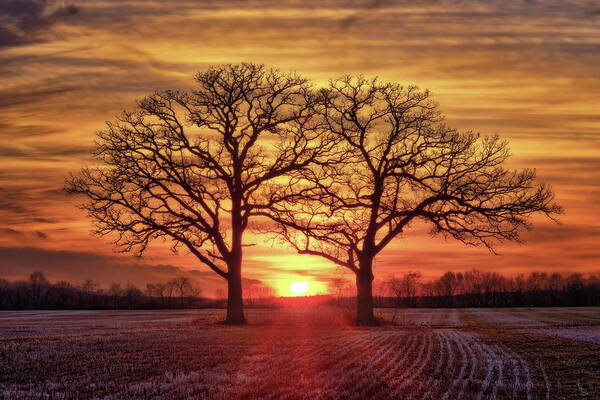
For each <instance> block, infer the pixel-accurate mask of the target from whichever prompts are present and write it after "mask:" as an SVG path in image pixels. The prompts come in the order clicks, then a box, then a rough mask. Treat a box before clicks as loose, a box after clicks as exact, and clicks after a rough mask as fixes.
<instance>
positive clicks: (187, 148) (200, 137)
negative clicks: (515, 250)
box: [66, 63, 561, 322]
mask: <svg viewBox="0 0 600 400" xmlns="http://www.w3.org/2000/svg"><path fill="white" fill-rule="evenodd" d="M195 80H196V86H195V88H194V89H193V90H190V91H186V92H183V91H166V92H161V93H155V94H153V95H151V96H148V97H146V98H145V99H143V100H141V101H140V102H139V103H138V107H137V109H136V110H135V111H133V112H124V113H123V114H122V115H121V116H120V117H119V118H117V119H116V121H114V122H110V123H108V124H107V128H106V129H105V130H103V131H101V132H98V139H97V142H96V150H95V152H94V155H95V157H96V159H97V161H98V166H97V167H90V168H86V169H84V170H82V172H81V173H80V174H79V175H76V176H71V177H70V178H68V179H67V183H66V189H67V190H68V191H69V192H72V193H82V194H84V195H86V196H87V198H88V201H87V202H86V203H85V204H84V206H83V207H84V208H85V209H86V210H87V212H88V214H89V215H90V217H91V218H92V219H93V220H94V221H95V224H96V233H98V234H100V235H107V234H116V241H115V243H116V245H117V246H118V248H119V249H120V250H122V251H135V252H137V254H140V255H141V254H142V253H143V252H144V251H145V250H146V248H147V247H148V245H149V244H150V243H151V242H152V241H154V240H156V239H163V240H168V241H170V242H171V243H172V248H173V250H174V251H177V249H179V248H181V247H183V248H186V249H187V250H189V251H190V252H191V253H192V254H194V255H195V256H196V257H197V258H198V259H199V260H200V261H201V262H202V263H204V264H206V265H207V266H208V267H210V268H211V269H212V270H213V271H214V272H215V273H217V274H218V275H220V276H221V277H223V278H225V279H227V281H228V282H229V292H230V293H229V303H228V306H231V307H234V305H233V304H234V303H235V307H236V308H237V311H236V313H235V316H232V317H231V318H230V314H231V315H233V313H230V312H228V320H231V321H232V322H236V321H237V322H243V321H244V319H243V310H242V300H241V290H242V289H241V265H242V249H243V247H244V246H245V245H248V243H243V234H244V232H245V231H246V230H247V228H248V227H249V223H250V221H251V220H256V221H257V222H259V223H260V222H261V221H264V220H265V218H268V219H269V220H270V221H272V222H271V223H270V224H268V225H266V226H268V229H267V230H268V231H270V232H271V233H275V234H276V235H277V237H278V238H280V239H282V240H283V241H285V242H287V243H289V244H290V245H291V246H292V247H294V248H295V249H296V250H297V251H298V252H299V253H302V254H312V255H319V256H322V257H324V258H326V259H328V260H330V261H332V262H334V263H336V264H338V265H341V266H344V267H346V268H349V269H350V270H352V271H353V272H355V273H356V274H357V282H358V281H359V280H360V281H364V282H367V281H368V285H369V287H370V283H371V281H372V279H373V276H372V260H373V258H374V257H375V255H377V254H378V253H379V252H381V251H382V250H383V249H384V248H385V247H386V246H387V245H388V244H389V243H390V242H391V241H392V240H393V239H394V238H396V237H398V236H399V235H401V234H402V233H403V232H405V230H406V228H407V227H409V226H410V224H411V223H412V222H413V221H415V220H418V219H420V220H424V221H427V222H428V223H430V224H431V227H432V232H433V233H435V234H438V233H439V234H442V235H444V236H447V237H452V238H455V239H457V240H459V241H461V242H463V243H466V244H469V245H477V244H483V245H485V246H487V247H488V248H489V249H491V250H493V245H494V243H495V242H497V241H504V240H514V241H519V240H520V236H519V235H520V232H521V231H522V230H524V229H528V228H529V227H530V225H529V222H528V220H529V217H530V216H531V215H532V214H534V213H543V214H545V215H547V216H549V217H551V218H553V216H554V215H555V214H558V213H560V212H561V209H560V207H559V206H558V205H556V204H554V203H553V194H552V191H551V190H550V188H548V187H546V186H543V185H537V184H536V183H535V182H534V180H535V172H534V171H533V170H524V171H510V170H507V169H505V168H504V167H503V166H502V165H503V163H504V162H505V160H506V159H507V158H508V157H509V151H508V146H507V143H506V142H505V141H502V140H500V139H499V138H498V137H496V136H493V137H485V138H480V137H479V136H478V135H477V134H474V133H470V132H467V133H461V132H458V131H457V130H455V129H452V128H450V127H448V126H446V125H445V124H444V122H443V118H442V116H441V114H440V112H439V110H438V107H437V104H436V103H434V102H433V101H432V100H431V95H430V93H429V92H428V91H421V90H419V89H418V88H417V87H415V86H408V87H404V86H401V85H399V84H395V83H384V82H380V81H379V80H377V79H371V80H368V79H365V78H363V77H352V76H348V77H344V78H341V79H337V80H332V81H331V82H330V84H329V85H328V87H326V88H314V87H312V86H311V84H310V82H309V81H308V80H307V79H305V78H302V77H300V76H298V75H297V74H295V73H282V72H280V71H278V70H275V69H267V68H265V67H264V66H262V65H255V64H246V63H244V64H237V65H223V66H217V67H213V68H210V69H208V70H207V71H204V72H200V73H198V74H197V75H196V76H195ZM263 225H264V224H263ZM263 229H265V228H264V226H263ZM365 285H366V283H365ZM370 291H371V290H370V289H369V290H368V292H369V293H367V294H365V296H367V297H369V298H370V296H371V294H370ZM233 292H235V293H236V294H235V300H232V293H233ZM360 297H361V296H360V290H359V303H360ZM228 310H229V311H232V309H228ZM367 318H371V316H367Z"/></svg>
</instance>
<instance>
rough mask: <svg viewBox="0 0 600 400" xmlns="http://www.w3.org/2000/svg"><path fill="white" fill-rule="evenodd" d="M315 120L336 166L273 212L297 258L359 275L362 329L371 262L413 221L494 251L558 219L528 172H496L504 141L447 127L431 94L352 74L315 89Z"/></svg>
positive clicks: (313, 176)
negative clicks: (536, 220)
mask: <svg viewBox="0 0 600 400" xmlns="http://www.w3.org/2000/svg"><path fill="white" fill-rule="evenodd" d="M319 118H321V119H322V121H323V123H324V124H326V126H327V129H328V130H329V131H330V132H331V133H332V134H333V135H335V137H336V138H338V139H339V140H341V144H340V145H339V146H338V152H342V153H344V157H343V162H339V163H336V164H335V165H326V166H316V165H315V166H313V168H311V170H310V171H308V172H307V171H302V177H303V181H302V182H303V183H302V185H303V186H302V187H303V189H302V190H300V189H296V194H297V195H296V197H295V198H293V201H288V202H284V203H279V204H277V205H274V207H272V209H271V212H270V214H271V218H273V219H274V220H275V221H276V222H278V223H279V228H278V235H279V236H280V237H281V238H283V239H284V240H285V241H287V242H288V243H290V244H291V245H292V246H294V247H295V249H296V250H297V251H298V252H299V253H301V254H312V255H318V256H321V257H324V258H325V259H327V260H330V261H332V262H333V263H335V264H337V265H341V266H344V267H346V268H348V269H350V270H351V271H352V272H354V273H355V274H356V286H357V317H356V323H357V324H359V325H372V324H376V323H377V321H376V319H375V317H374V314H373V294H372V282H373V279H374V275H373V261H374V259H375V256H376V255H377V254H379V253H380V252H381V251H382V250H383V249H385V247H386V246H387V245H388V244H389V243H390V242H391V241H392V240H393V239H394V238H397V237H399V236H401V235H402V234H404V233H405V232H406V230H407V228H408V227H409V226H410V225H411V223H413V222H415V221H417V220H422V221H426V222H428V223H429V224H430V226H431V232H432V233H433V234H441V235H443V236H445V237H451V238H454V239H457V240H459V241H461V242H463V243H465V244H467V245H478V244H483V245H484V246H487V247H488V248H489V249H490V250H492V251H493V248H494V247H493V246H494V245H495V243H497V242H498V241H507V240H508V241H519V240H520V233H521V232H522V231H523V230H524V229H528V228H529V227H530V221H529V217H530V216H531V215H532V214H535V213H541V214H545V215H546V216H549V217H550V218H553V216H554V215H555V214H557V213H560V212H561V208H560V207H559V206H558V205H556V204H554V203H553V197H554V196H553V193H552V191H551V190H550V188H548V187H547V186H544V185H536V184H535V182H534V180H535V171H534V170H529V169H526V170H523V171H512V170H508V169H506V168H504V167H503V163H504V162H505V161H506V159H507V158H508V157H509V150H508V146H507V142H505V141H502V140H500V139H499V138H498V137H496V136H493V137H484V138H480V137H479V136H478V135H477V134H474V133H470V132H467V133H461V132H458V131H457V130H455V129H452V128H450V127H448V126H447V125H445V124H444V122H443V118H442V116H441V114H440V112H439V110H438V108H437V105H436V103H434V102H433V101H432V100H431V96H430V93H429V92H428V91H421V90H419V89H418V88H416V87H413V86H409V87H403V86H401V85H398V84H395V83H382V82H380V81H378V80H376V79H373V80H367V79H365V78H362V77H351V76H349V77H345V78H342V79H339V80H334V81H332V82H330V85H329V87H328V88H327V89H324V90H322V91H321V97H320V104H319ZM289 199H290V200H291V199H292V198H291V197H290V198H289Z"/></svg>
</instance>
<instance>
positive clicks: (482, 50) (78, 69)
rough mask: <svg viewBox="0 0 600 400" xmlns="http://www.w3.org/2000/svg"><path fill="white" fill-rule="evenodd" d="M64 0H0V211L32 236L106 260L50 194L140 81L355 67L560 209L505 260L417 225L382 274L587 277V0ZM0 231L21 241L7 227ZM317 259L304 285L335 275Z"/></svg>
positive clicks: (70, 206) (159, 84) (593, 76)
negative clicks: (231, 65) (424, 100)
mask: <svg viewBox="0 0 600 400" xmlns="http://www.w3.org/2000/svg"><path fill="white" fill-rule="evenodd" d="M63 4H68V2H67V3H63V2H52V1H49V0H48V1H44V0H23V1H18V0H6V1H3V2H0V188H2V189H0V218H1V219H2V221H3V226H5V229H12V230H15V231H18V232H27V235H29V236H27V237H28V238H30V239H31V240H32V242H31V244H30V245H32V246H33V245H34V244H35V242H34V240H38V241H39V240H42V238H41V237H36V236H35V232H36V231H40V232H43V233H44V234H46V235H47V236H48V237H47V239H45V240H44V246H46V247H48V248H50V247H52V248H55V249H56V250H58V249H65V248H68V246H72V243H75V242H76V243H77V244H78V246H82V248H86V249H91V248H94V246H96V247H98V252H99V253H107V252H109V251H110V244H109V243H108V241H107V240H104V239H103V240H98V239H96V238H90V237H89V230H90V223H89V221H87V220H86V219H85V216H84V214H83V213H81V212H79V211H78V210H76V209H75V208H74V204H75V203H76V201H75V200H76V199H72V198H66V197H65V196H64V193H62V189H61V188H62V186H63V182H64V177H65V175H67V173H68V172H69V171H77V170H78V169H79V168H81V167H82V166H83V165H85V164H88V163H89V162H91V161H90V157H89V154H88V152H89V149H90V148H91V146H92V145H93V139H94V136H93V133H94V131H96V130H98V129H102V128H103V126H104V121H106V120H110V119H112V118H113V116H114V115H116V114H118V113H119V112H120V111H121V110H122V109H124V108H132V107H133V106H134V104H135V100H136V99H138V98H140V97H141V96H143V95H145V94H147V93H149V92H152V91H153V90H155V89H165V88H170V87H174V88H178V87H185V86H190V85H192V84H193V83H192V79H191V76H192V74H193V73H194V72H195V71H197V70H199V69H203V68H205V67H206V66H208V65H211V64H216V63H222V62H239V61H254V62H264V63H267V64H269V65H274V66H278V67H280V68H283V69H292V70H297V71H298V72H300V73H302V74H304V75H306V76H308V77H310V78H313V79H314V80H315V81H317V83H318V84H322V83H324V82H326V81H327V79H329V78H331V77H336V76H339V75H342V74H344V73H363V74H367V75H379V76H380V77H381V78H383V79H389V80H394V81H399V82H403V83H416V84H418V85H420V86H421V87H426V88H430V89H431V90H432V91H433V92H434V95H435V98H436V100H438V101H439V103H440V106H441V109H442V110H443V112H444V113H445V114H446V116H447V121H448V123H449V124H451V125H454V126H457V127H458V128H460V129H472V130H475V131H479V132H482V133H484V134H487V133H499V134H500V135H501V136H503V137H505V138H508V139H510V141H511V144H512V146H511V147H512V151H513V153H514V154H515V157H514V158H513V159H512V160H511V163H512V164H511V165H513V166H516V167H520V168H521V167H537V168H538V171H537V172H538V176H539V177H540V179H541V180H544V181H546V182H549V183H551V184H552V185H553V186H554V189H555V191H556V193H557V196H558V201H559V202H560V203H561V204H563V205H565V207H566V209H567V214H566V215H564V216H563V217H562V222H563V227H561V228H560V229H558V228H556V227H554V226H552V227H548V228H547V229H546V228H545V226H544V227H543V228H541V229H540V230H538V231H533V232H531V233H530V234H529V236H528V239H529V240H528V241H529V245H528V247H525V248H522V247H515V248H513V247H510V246H509V247H506V248H505V250H507V251H506V252H505V253H507V254H508V255H507V256H506V257H504V256H503V257H504V258H497V257H496V258H494V256H492V255H490V254H488V253H487V252H485V251H482V252H480V251H479V250H475V251H470V250H472V249H467V250H465V248H464V247H462V246H461V245H457V244H453V243H443V241H441V240H440V243H443V244H440V246H442V247H443V248H444V249H445V251H444V252H437V251H436V252H432V251H431V250H428V249H427V248H425V249H423V246H425V245H427V246H431V239H429V238H428V236H427V233H426V230H423V231H416V232H414V240H413V237H412V236H411V237H410V238H409V237H408V235H407V239H406V240H404V239H402V240H398V241H397V244H396V245H395V246H394V247H393V248H390V250H389V251H386V253H385V254H382V256H381V257H382V261H381V263H380V265H379V266H378V267H377V268H381V269H382V271H384V272H385V273H387V272H388V271H393V270H394V268H396V269H398V268H400V269H401V268H404V266H405V265H408V264H407V263H409V262H413V261H414V264H413V265H412V266H411V267H410V268H409V267H407V268H408V269H411V268H412V269H415V268H417V267H419V268H423V269H424V270H426V271H441V270H442V269H447V268H449V267H450V266H456V267H459V266H460V265H464V266H465V267H469V268H470V267H480V268H484V267H485V266H486V265H488V266H489V265H493V266H494V268H496V267H498V268H506V269H507V270H510V269H511V268H513V269H515V268H519V269H526V268H542V267H543V266H544V265H551V266H552V268H556V269H561V268H562V269H567V268H581V269H590V268H592V266H593V265H594V263H595V264H597V261H598V260H599V259H600V251H599V250H596V249H595V248H594V246H592V245H591V244H590V242H591V241H592V239H590V238H593V240H595V239H596V238H597V236H596V233H595V232H596V230H595V229H596V228H597V226H598V224H599V221H598V218H597V217H594V216H596V215H600V203H598V202H597V196H598V195H600V188H599V187H598V182H600V175H599V172H598V171H600V168H598V167H600V162H599V161H598V158H597V154H598V151H600V119H599V118H598V112H597V108H598V93H600V74H599V73H598V71H600V52H599V51H598V48H599V46H600V25H599V24H598V21H599V19H598V18H599V14H598V4H597V1H595V0H571V1H563V0H539V1H525V0H509V1H504V0H489V1H483V0H423V1H417V2H415V1H404V0H403V1H387V0H382V1H371V2H363V1H359V0H336V1H332V2H323V1H316V0H315V1H311V0H309V1H305V0H289V1H275V0H271V1H264V2H247V1H241V0H240V1H227V2H223V1H200V2H199V1H188V0H176V1H169V2H164V1H134V0H131V1H118V2H117V1H109V0H81V1H78V2H77V3H76V4H77V7H78V8H77V10H78V12H77V13H75V10H76V9H74V8H69V7H67V8H65V7H64V6H63ZM561 229H562V230H561ZM549 232H556V234H554V233H549ZM559 232H560V233H559ZM557 235H558V237H559V238H560V237H563V238H564V240H563V241H562V243H559V242H560V240H557ZM0 236H1V239H2V240H3V241H2V243H4V244H5V245H6V246H19V245H22V244H20V243H19V239H18V238H17V236H15V235H14V234H11V232H9V231H0ZM21 240H23V239H22V238H21ZM27 240H29V239H27ZM435 240H438V239H435ZM27 243H28V245H29V243H30V242H27ZM61 243H63V244H61ZM65 243H67V244H65ZM436 243H437V242H436ZM61 246H62V247H61ZM544 246H546V247H549V246H552V248H553V249H556V250H552V251H553V252H551V253H547V252H544V251H543V249H544ZM563 248H564V251H562V250H561V249H563ZM48 251H49V250H48ZM160 252H162V256H160V257H162V258H161V259H163V260H168V259H169V258H170V257H171V256H170V254H169V253H168V252H167V251H166V249H163V248H162V247H161V248H159V249H158V250H156V254H157V257H158V253H160ZM561 252H562V253H561ZM559 253H561V254H562V255H561V254H559ZM248 254H249V257H247V259H246V263H245V271H246V273H247V274H248V277H249V278H256V279H260V280H262V281H265V282H266V281H268V278H269V275H271V276H275V275H278V274H279V275H280V276H281V275H282V274H284V273H285V272H284V271H287V273H290V271H292V272H291V273H294V274H296V275H298V276H299V277H300V276H307V277H308V276H309V275H310V274H311V273H312V272H311V267H310V266H307V268H306V269H303V268H299V267H296V266H294V262H291V261H290V260H289V259H288V261H285V257H292V256H290V255H289V253H285V254H286V255H284V254H283V253H282V255H281V258H277V257H275V258H273V257H272V255H273V249H270V248H267V247H265V246H257V247H256V248H254V249H252V250H249V251H248ZM160 257H159V258H160ZM269 257H271V258H270V259H269ZM27 259H28V260H31V258H27ZM177 260H182V265H185V267H186V268H188V267H189V266H190V265H195V263H196V262H195V261H194V260H193V257H190V256H186V255H183V256H180V257H179V258H177ZM300 260H302V261H300ZM303 260H304V259H300V258H299V259H298V263H305V264H306V262H305V261H303ZM383 260H387V261H383ZM178 262H179V261H178ZM319 268H320V269H319V272H315V274H314V276H312V278H313V279H321V278H322V277H323V276H326V274H327V273H328V272H327V271H328V270H327V268H329V269H330V270H331V273H332V274H333V273H334V272H333V271H334V268H333V267H331V266H329V265H326V264H319ZM115 271H116V270H115ZM302 271H304V272H302Z"/></svg>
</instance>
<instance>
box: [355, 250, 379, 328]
mask: <svg viewBox="0 0 600 400" xmlns="http://www.w3.org/2000/svg"><path fill="white" fill-rule="evenodd" d="M355 323H356V325H358V326H376V325H379V321H378V320H377V319H376V318H375V315H374V314H373V258H372V257H366V258H364V259H362V260H361V261H360V269H359V271H358V273H357V274H356V320H355Z"/></svg>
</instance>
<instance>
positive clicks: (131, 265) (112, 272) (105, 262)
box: [0, 232, 260, 287]
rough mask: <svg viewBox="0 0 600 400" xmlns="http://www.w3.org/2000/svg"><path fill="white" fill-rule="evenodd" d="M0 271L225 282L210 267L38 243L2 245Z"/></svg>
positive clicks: (77, 278) (106, 280)
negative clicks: (38, 245)
mask: <svg viewBox="0 0 600 400" xmlns="http://www.w3.org/2000/svg"><path fill="white" fill-rule="evenodd" d="M40 233H41V232H40ZM0 271H1V275H2V278H5V279H11V280H12V279H22V278H25V277H27V276H28V275H29V274H30V273H31V271H40V272H42V273H43V274H44V275H46V276H47V277H48V279H50V280H51V281H58V280H68V281H71V282H74V283H79V282H83V281H84V280H86V279H90V278H91V279H94V280H95V281H97V282H99V283H100V284H101V285H102V286H108V285H109V284H110V283H112V282H118V283H127V282H131V283H134V284H136V285H140V286H143V285H145V284H146V283H149V282H159V281H165V280H168V279H171V278H174V277H177V276H182V275H183V276H189V277H190V278H192V279H194V280H195V281H198V282H201V283H202V285H203V286H205V287H213V286H215V285H222V284H223V280H222V279H221V278H219V277H218V276H217V275H216V274H214V273H213V272H212V271H208V270H207V271H202V270H184V269H182V268H180V267H177V266H174V265H165V264H161V265H151V264H147V263H143V262H140V261H139V260H137V259H134V258H132V257H118V256H107V255H100V254H93V253H85V252H76V251H53V250H45V249H41V248H36V247H0ZM257 282H258V283H260V281H257Z"/></svg>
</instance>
